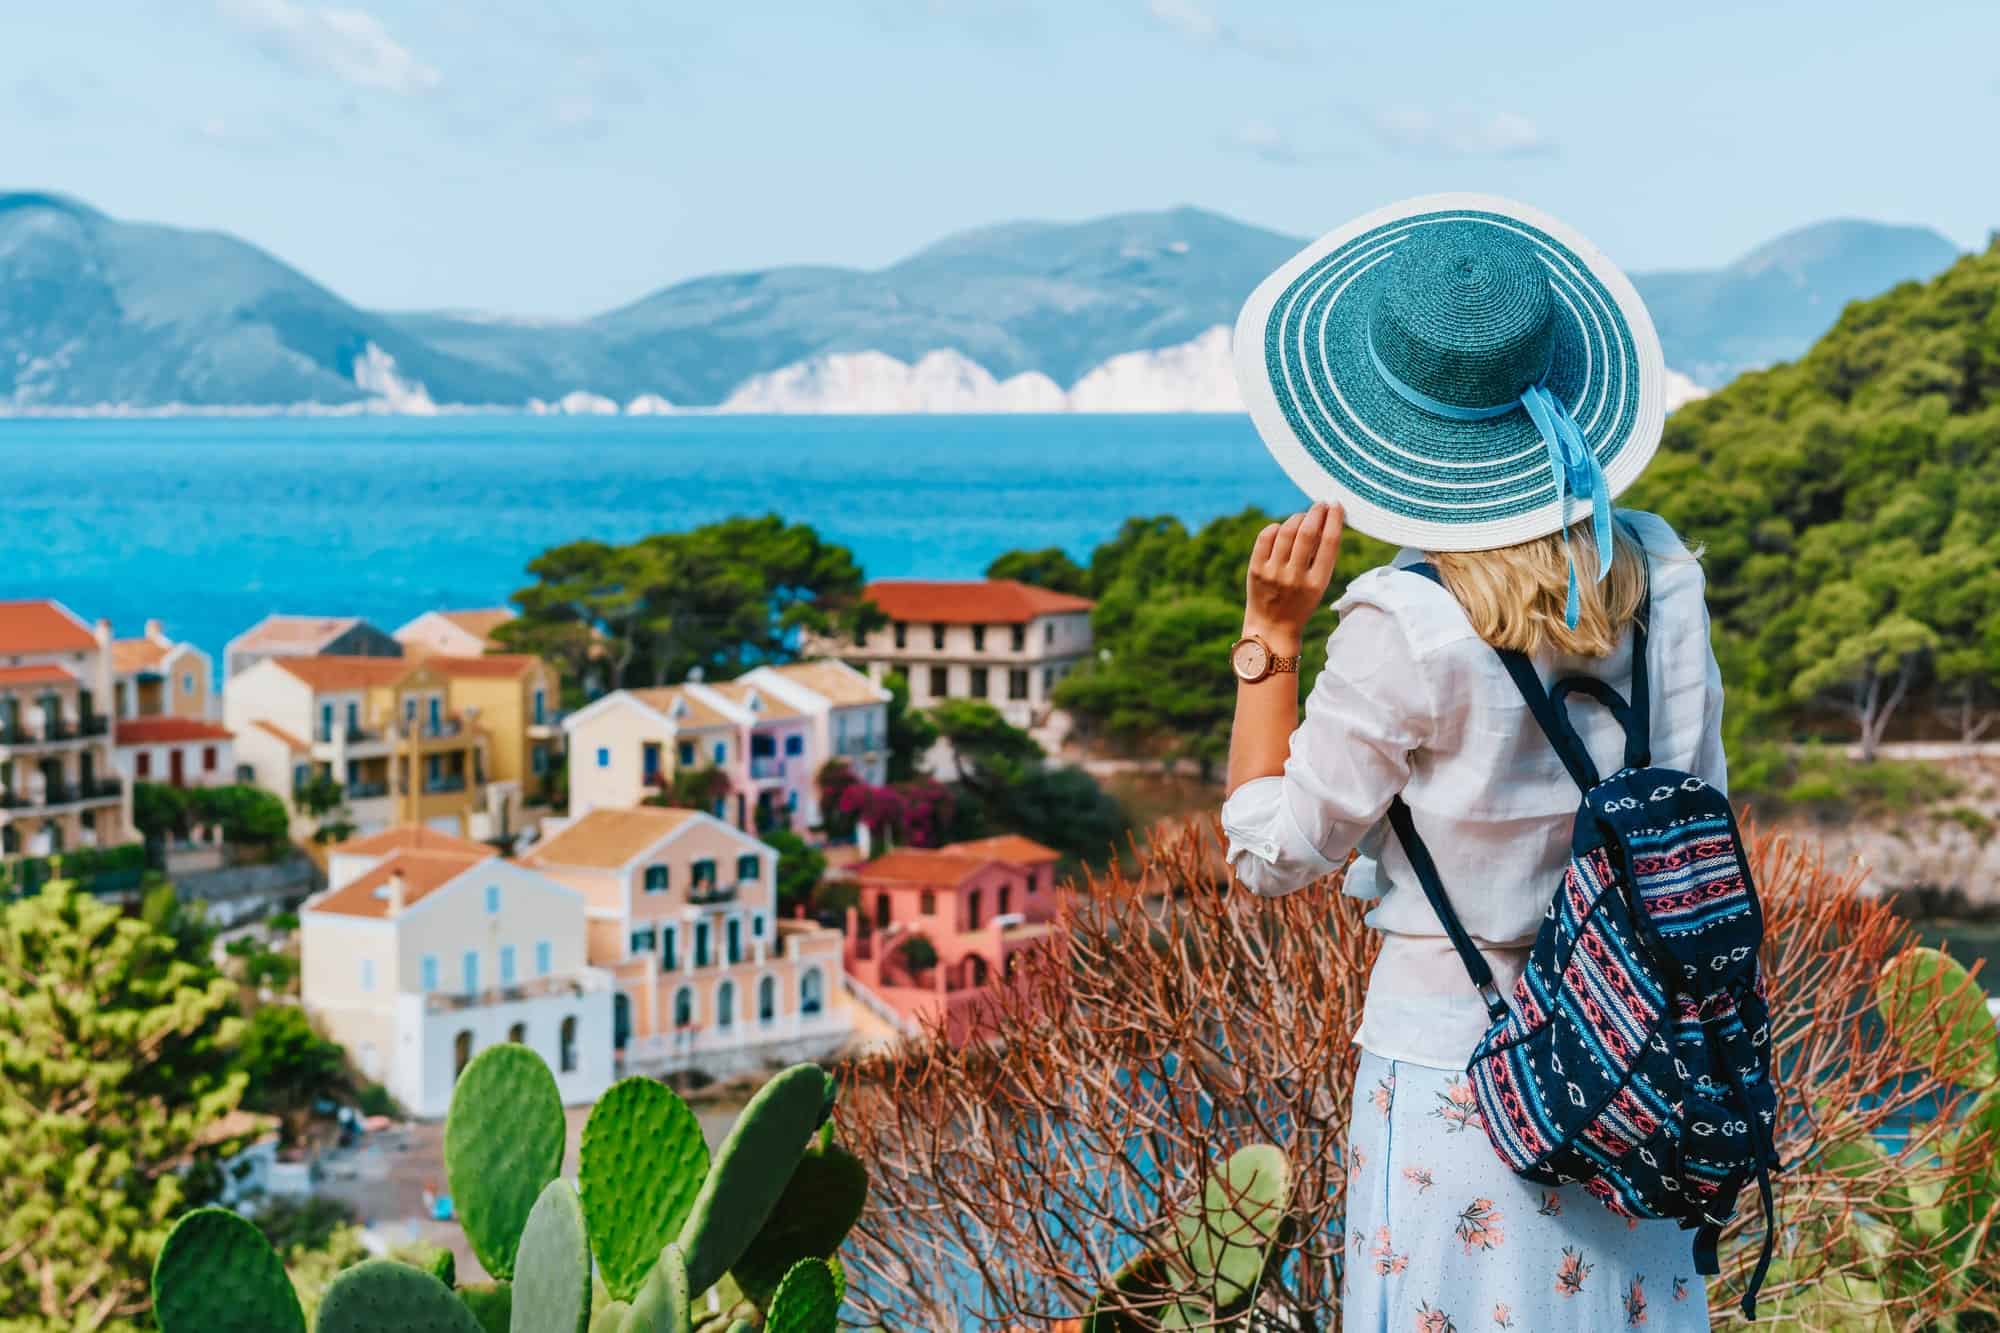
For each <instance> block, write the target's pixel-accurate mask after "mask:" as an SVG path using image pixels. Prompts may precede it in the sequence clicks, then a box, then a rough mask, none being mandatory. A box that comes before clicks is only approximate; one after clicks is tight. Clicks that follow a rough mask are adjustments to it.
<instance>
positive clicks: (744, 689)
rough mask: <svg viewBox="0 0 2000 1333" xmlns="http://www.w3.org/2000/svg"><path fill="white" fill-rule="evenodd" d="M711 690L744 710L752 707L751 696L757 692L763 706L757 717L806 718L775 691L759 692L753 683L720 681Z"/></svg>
mask: <svg viewBox="0 0 2000 1333" xmlns="http://www.w3.org/2000/svg"><path fill="white" fill-rule="evenodd" d="M709 688H710V689H712V690H714V691H715V692H716V693H717V694H719V695H721V696H722V697H723V698H725V699H727V700H729V702H731V703H733V704H735V705H736V706H738V707H739V708H744V709H748V708H749V707H750V695H751V693H752V691H755V693H756V695H757V700H758V703H759V704H760V705H761V708H760V709H759V711H758V712H757V713H756V714H755V715H756V716H757V717H760V718H785V717H804V716H805V714H803V713H801V712H800V711H799V710H798V709H796V708H794V707H792V706H791V705H790V704H788V703H786V702H785V701H784V700H783V699H780V698H779V697H778V696H777V693H776V692H775V691H772V690H759V689H757V686H756V684H755V683H754V682H751V681H747V680H718V681H716V682H715V683H714V684H713V685H711V686H709Z"/></svg>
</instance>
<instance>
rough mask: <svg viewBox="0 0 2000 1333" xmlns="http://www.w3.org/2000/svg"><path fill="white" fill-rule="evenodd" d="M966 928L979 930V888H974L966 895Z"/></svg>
mask: <svg viewBox="0 0 2000 1333" xmlns="http://www.w3.org/2000/svg"><path fill="white" fill-rule="evenodd" d="M965 928H966V929H967V930H978V929H979V890H978V889H974V890H973V891H972V892H971V893H968V894H966V895H965Z"/></svg>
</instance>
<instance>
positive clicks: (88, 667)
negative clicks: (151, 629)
mask: <svg viewBox="0 0 2000 1333" xmlns="http://www.w3.org/2000/svg"><path fill="white" fill-rule="evenodd" d="M111 680H112V675H111V626H110V625H109V624H108V623H107V622H105V621H102V620H100V621H98V622H97V624H96V625H95V626H94V627H93V626H90V625H86V624H84V623H83V621H81V620H79V619H77V617H76V616H74V615H72V614H71V613H70V611H69V609H68V608H67V607H64V606H63V605H62V604H61V603H59V602H52V601H48V600H35V601H20V602H0V858H12V857H15V856H23V855H25V856H47V855H49V854H50V853H52V852H60V851H64V850H66V849H69V848H73V847H113V846H117V845H118V844H120V843H123V842H126V841H128V840H129V839H130V838H131V837H132V833H131V829H132V796H131V791H130V788H129V787H128V786H127V785H126V784H125V783H124V782H123V781H121V780H120V778H119V776H118V772H117V768H116V764H115V762H114V755H113V750H112V736H111V713H110V704H111Z"/></svg>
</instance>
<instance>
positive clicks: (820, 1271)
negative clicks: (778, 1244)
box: [764, 1259, 840, 1333]
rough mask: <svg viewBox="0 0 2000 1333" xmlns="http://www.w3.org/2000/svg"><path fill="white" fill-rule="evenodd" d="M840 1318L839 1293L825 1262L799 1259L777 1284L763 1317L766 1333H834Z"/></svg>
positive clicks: (831, 1271)
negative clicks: (765, 1314) (775, 1292)
mask: <svg viewBox="0 0 2000 1333" xmlns="http://www.w3.org/2000/svg"><path fill="white" fill-rule="evenodd" d="M839 1317H840V1290H839V1286H838V1284H837V1283H836V1282H835V1280H834V1276H833V1269H832V1268H831V1267H829V1266H828V1264H827V1262H826V1260H824V1259H801V1260H799V1261H798V1262H797V1263H796V1264H793V1265H792V1267H791V1270H790V1271H789V1272H787V1273H786V1274H785V1276H784V1280H783V1281H781V1282H780V1283H778V1290H777V1294H776V1295H774V1296H773V1297H772V1298H771V1309H770V1313H769V1314H768V1315H767V1316H766V1317H765V1320H764V1328H765V1329H766V1333H833V1330H834V1329H835V1327H837V1325H838V1321H839Z"/></svg>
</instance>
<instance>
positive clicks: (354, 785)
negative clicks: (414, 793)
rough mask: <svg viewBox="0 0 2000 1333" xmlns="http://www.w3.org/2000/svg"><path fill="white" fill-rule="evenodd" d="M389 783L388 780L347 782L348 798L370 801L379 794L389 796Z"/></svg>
mask: <svg viewBox="0 0 2000 1333" xmlns="http://www.w3.org/2000/svg"><path fill="white" fill-rule="evenodd" d="M388 794H389V784H388V783H386V782H350V783H348V784H347V799H348V800H350V801H369V800H373V799H374V798H375V797H377V796H387V795H388Z"/></svg>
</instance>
